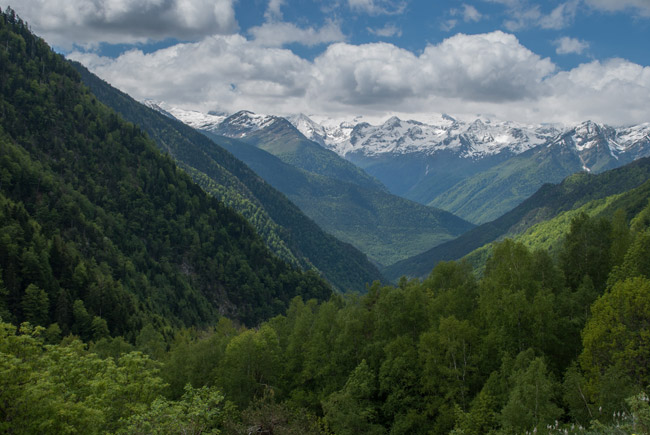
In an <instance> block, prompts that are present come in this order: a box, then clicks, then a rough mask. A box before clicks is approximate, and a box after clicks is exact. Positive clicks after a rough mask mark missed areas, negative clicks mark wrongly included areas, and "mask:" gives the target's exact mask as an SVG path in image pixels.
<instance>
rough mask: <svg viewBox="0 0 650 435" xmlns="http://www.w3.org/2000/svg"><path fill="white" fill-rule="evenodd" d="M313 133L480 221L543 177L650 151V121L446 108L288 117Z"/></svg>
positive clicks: (399, 188) (602, 166)
mask: <svg viewBox="0 0 650 435" xmlns="http://www.w3.org/2000/svg"><path fill="white" fill-rule="evenodd" d="M289 119H290V120H291V122H293V123H294V125H295V126H296V127H297V128H298V129H299V130H300V131H301V132H303V134H305V135H306V136H307V137H310V138H312V140H314V141H317V142H318V143H320V144H322V145H323V146H324V147H327V148H328V149H331V150H333V151H335V152H337V153H338V154H339V155H341V156H343V157H345V158H346V159H348V160H350V161H351V162H353V163H355V164H356V165H358V166H359V167H361V168H363V169H364V170H365V171H367V172H368V173H369V174H371V175H373V176H375V177H376V178H377V179H379V180H380V181H381V182H382V183H383V184H384V185H386V186H387V188H388V189H389V190H390V191H391V192H392V193H395V194H397V195H400V196H403V197H405V198H409V199H412V200H414V201H417V202H420V203H423V204H427V205H431V206H435V207H439V208H442V209H443V210H447V211H450V212H452V213H454V214H456V215H458V216H460V217H462V218H464V219H467V220H469V221H470V222H473V223H476V224H481V223H484V222H488V221H491V220H493V219H496V218H497V217H499V216H501V215H502V214H504V213H505V212H507V211H509V210H511V209H512V208H514V207H515V206H516V205H517V204H519V203H521V202H522V201H523V200H525V199H526V198H528V197H529V196H530V195H532V194H533V193H534V192H535V191H536V190H537V189H538V188H539V187H541V186H542V185H543V184H544V183H547V182H551V183H557V182H560V181H561V180H562V179H564V178H565V177H566V176H568V175H570V174H572V173H574V172H577V171H588V172H594V173H598V172H602V171H604V170H607V169H612V168H615V167H619V166H622V165H624V164H626V163H629V162H631V161H633V160H635V159H638V158H640V157H644V156H648V155H650V123H644V124H640V125H634V126H628V127H616V128H614V127H610V126H607V125H602V124H597V123H594V122H591V121H585V122H583V123H581V124H578V125H573V126H561V125H557V124H540V125H526V124H518V123H515V122H495V121H491V120H489V119H476V120H474V121H473V122H470V123H466V122H463V121H459V120H456V119H454V118H452V117H450V116H448V115H442V116H440V117H439V119H434V120H432V121H431V122H430V123H423V122H419V121H413V120H408V121H402V120H400V119H399V118H396V117H392V118H390V119H388V120H387V121H385V122H384V123H383V124H381V125H370V124H368V123H364V122H362V123H357V124H353V123H351V122H349V121H344V122H340V123H338V124H336V123H332V122H331V121H330V122H329V123H328V122H327V121H326V122H325V123H324V124H318V123H316V122H314V121H312V120H311V119H309V118H308V117H306V116H304V115H298V116H293V117H289Z"/></svg>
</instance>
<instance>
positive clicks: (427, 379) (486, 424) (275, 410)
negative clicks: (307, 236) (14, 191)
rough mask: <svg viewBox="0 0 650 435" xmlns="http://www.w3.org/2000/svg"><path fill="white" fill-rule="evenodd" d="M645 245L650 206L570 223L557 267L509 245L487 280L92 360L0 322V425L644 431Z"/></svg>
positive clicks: (448, 274) (105, 346)
mask: <svg viewBox="0 0 650 435" xmlns="http://www.w3.org/2000/svg"><path fill="white" fill-rule="evenodd" d="M617 215H618V216H622V215H621V214H620V213H618V214H617ZM629 218H631V219H630V220H628V219H629ZM649 250H650V205H648V206H646V207H645V208H644V209H642V210H641V211H640V212H639V213H637V214H636V215H635V216H628V217H625V216H623V218H622V219H621V218H616V219H614V220H613V221H610V220H608V219H601V218H594V219H592V218H589V217H588V216H586V215H584V216H580V217H578V218H576V219H574V220H573V221H572V222H571V225H570V231H569V233H568V234H567V235H566V237H565V238H564V241H563V243H562V246H561V247H560V249H559V251H558V255H557V258H556V259H554V258H552V257H551V256H549V254H548V253H546V252H545V251H543V250H535V251H531V250H529V249H527V248H526V247H525V246H524V245H522V244H520V243H516V242H513V241H511V240H505V241H503V242H500V243H498V244H497V245H496V246H495V247H494V250H493V253H492V254H491V257H490V258H489V260H488V262H487V265H486V268H485V273H484V275H483V277H482V278H481V279H480V280H478V281H477V279H476V278H475V276H474V274H473V273H472V269H471V267H470V266H469V265H468V264H467V263H458V262H443V263H440V264H438V265H437V266H436V268H435V269H434V270H433V271H432V272H431V274H430V275H429V276H428V277H427V278H426V279H425V280H424V281H419V280H411V281H408V280H406V279H403V280H401V281H400V283H399V285H398V286H397V287H389V286H386V287H382V286H381V285H380V284H379V283H377V284H375V285H373V286H372V287H371V288H370V289H369V291H368V293H367V294H365V295H363V296H361V297H355V298H348V299H343V298H342V297H341V296H340V295H335V296H333V297H332V298H331V299H330V300H329V301H327V302H321V303H319V302H317V301H316V300H310V301H306V302H305V301H303V300H302V299H301V298H295V299H294V300H293V301H292V303H291V305H290V307H289V309H288V311H287V313H286V315H281V316H277V317H275V318H273V319H272V320H270V321H267V322H264V323H263V324H261V325H259V327H257V328H254V329H246V328H235V327H233V325H232V324H231V323H230V322H229V321H227V320H226V319H222V320H221V321H220V322H219V324H217V325H216V326H215V327H214V328H211V329H208V330H205V331H200V332H199V331H196V330H182V331H179V332H178V333H177V334H176V336H175V338H174V340H173V342H172V343H171V344H170V347H169V349H168V350H166V349H165V344H164V341H163V339H162V336H161V335H159V334H158V335H157V334H156V332H155V331H154V330H150V331H148V332H147V334H146V335H145V334H143V333H141V334H140V336H139V337H141V339H140V340H138V342H137V343H136V345H135V346H133V345H132V344H129V343H124V342H123V341H119V340H117V339H114V340H109V339H100V340H95V341H93V342H91V343H90V345H89V350H86V349H85V347H84V344H83V343H81V342H79V341H78V340H77V339H74V338H68V339H66V340H64V341H62V342H60V343H59V341H58V339H57V338H56V336H54V337H53V339H54V341H55V342H56V343H57V344H55V345H49V346H44V343H45V340H52V336H51V334H47V333H45V334H44V331H42V330H38V329H37V330H34V329H32V328H31V327H30V326H29V325H25V326H23V327H22V329H21V330H20V331H16V328H15V327H12V326H11V325H7V324H0V353H1V355H2V356H3V357H5V358H4V359H3V361H4V362H3V365H2V366H1V369H2V370H3V374H6V376H3V377H2V378H0V379H2V381H0V382H2V387H3V388H1V389H0V398H2V399H5V400H4V403H6V404H7V405H5V406H4V407H3V417H4V421H3V422H2V428H3V429H5V430H7V431H10V432H15V433H30V432H34V431H36V432H38V431H43V430H46V431H51V432H62V431H66V430H67V431H73V430H76V429H81V428H83V429H84V430H85V431H87V433H102V432H106V431H110V432H116V433H141V432H147V433H149V432H157V431H160V432H166V433H176V432H181V431H185V432H194V433H196V432H198V431H207V430H212V431H219V432H220V433H228V434H246V433H250V432H251V431H257V432H258V433H264V432H268V433H271V432H272V433H314V434H331V433H334V434H350V435H351V434H357V433H372V434H386V433H402V434H407V433H408V434H415V435H418V434H423V435H424V434H446V433H462V434H476V435H479V434H485V433H495V434H520V433H557V434H564V433H571V434H585V435H586V434H594V433H647V432H648V430H649V429H650V405H649V403H648V394H647V393H648V390H647V388H648V385H650V374H649V373H648V370H647V368H648V364H647V361H648V360H649V359H650V346H649V345H648V341H647V334H648V324H650V262H649V261H648V259H649V258H650V252H649ZM46 332H49V331H46ZM134 349H139V350H141V351H144V352H145V354H143V353H142V352H134V351H133V350H134ZM25 355H29V357H28V358H26V357H25ZM68 373H74V374H73V375H66V374H68ZM163 394H164V395H163Z"/></svg>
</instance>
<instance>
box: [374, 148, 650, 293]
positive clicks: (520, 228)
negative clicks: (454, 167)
mask: <svg viewBox="0 0 650 435" xmlns="http://www.w3.org/2000/svg"><path fill="white" fill-rule="evenodd" d="M648 179H650V158H642V159H639V160H636V161H634V162H632V163H630V164H628V165H626V166H623V167H621V168H617V169H613V170H610V171H606V172H603V173H601V174H589V173H585V172H580V173H577V174H574V175H572V176H570V177H567V178H566V179H565V180H564V181H563V182H562V183H560V184H557V185H551V184H546V185H544V186H542V188H540V189H539V190H538V191H537V192H535V194H534V195H532V196H531V197H530V198H528V199H527V200H525V201H524V202H522V203H521V204H520V205H518V206H517V207H515V208H514V209H513V210H511V211H509V212H508V213H506V214H504V215H503V216H501V217H499V218H497V219H495V220H493V221H492V222H488V223H485V224H483V225H480V226H478V227H476V228H474V229H472V230H470V231H468V232H467V233H465V234H463V235H461V236H460V237H458V238H457V239H455V240H452V241H449V242H446V243H443V244H441V245H439V246H437V247H435V248H433V249H431V250H429V251H427V252H424V253H422V254H420V255H417V256H414V257H412V258H409V259H407V260H404V261H400V262H398V263H395V264H393V265H391V266H389V267H387V268H385V269H384V270H383V272H384V273H385V275H386V277H387V278H389V279H393V280H395V279H397V278H399V277H400V276H402V275H407V276H417V277H423V276H426V275H427V274H428V273H429V271H431V269H432V268H433V267H434V266H435V265H436V264H437V263H438V262H440V261H449V260H457V259H460V258H462V257H464V256H465V255H467V254H469V253H470V252H472V251H474V250H475V249H478V248H480V247H482V246H483V245H486V244H488V243H490V242H493V241H495V240H499V239H500V238H503V237H506V236H508V237H512V236H514V235H517V234H521V233H523V232H524V231H526V230H527V229H528V228H530V227H531V226H533V225H535V224H537V223H539V222H542V221H545V220H549V219H552V218H553V217H555V216H557V215H558V214H560V213H561V212H564V211H568V210H572V209H574V208H577V207H580V206H582V205H584V204H586V203H588V202H589V201H592V200H595V199H601V198H605V197H608V196H611V195H615V194H618V193H623V192H626V191H628V190H631V189H634V188H636V187H638V186H640V185H641V184H642V183H644V182H645V181H647V180H648Z"/></svg>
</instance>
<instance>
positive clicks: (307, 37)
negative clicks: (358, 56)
mask: <svg viewBox="0 0 650 435" xmlns="http://www.w3.org/2000/svg"><path fill="white" fill-rule="evenodd" d="M249 33H250V34H251V35H252V36H253V37H254V38H255V42H257V43H258V44H261V45H265V46H269V47H281V46H283V45H286V44H291V43H299V44H302V45H306V46H314V45H320V44H325V43H330V42H339V41H343V40H345V35H343V32H342V31H341V27H340V26H339V24H338V23H334V22H331V21H330V22H328V23H326V24H325V25H324V26H323V27H321V28H320V29H315V28H313V27H308V28H304V29H303V28H300V27H298V26H296V25H295V24H293V23H287V22H270V23H265V24H262V25H261V26H258V27H253V28H251V29H250V30H249Z"/></svg>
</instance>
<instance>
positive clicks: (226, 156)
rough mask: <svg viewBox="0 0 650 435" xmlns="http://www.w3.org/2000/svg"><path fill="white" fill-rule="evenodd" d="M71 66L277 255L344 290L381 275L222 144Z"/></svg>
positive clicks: (362, 286)
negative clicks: (245, 221)
mask: <svg viewBox="0 0 650 435" xmlns="http://www.w3.org/2000/svg"><path fill="white" fill-rule="evenodd" d="M73 66H74V67H75V69H77V71H79V73H80V74H81V77H82V80H83V81H84V83H85V84H86V85H87V86H88V87H89V88H90V89H91V91H92V92H93V94H94V95H96V96H97V98H98V99H99V100H100V101H101V102H102V103H104V104H106V105H107V106H109V107H111V108H113V109H114V110H115V111H117V112H118V113H120V114H121V115H122V116H124V118H125V119H127V120H129V121H130V122H133V123H134V124H136V125H138V126H140V127H141V128H142V129H143V130H144V131H145V132H146V133H147V134H148V135H149V136H150V137H151V138H152V139H154V140H155V141H156V144H157V145H158V147H159V148H160V149H161V150H163V151H164V152H168V153H169V154H170V155H171V156H172V157H173V158H174V159H175V160H176V162H177V163H178V164H179V165H181V167H182V168H183V169H185V170H186V171H187V172H188V174H189V175H190V176H191V177H192V178H193V179H194V181H195V182H196V183H198V184H199V185H200V186H201V187H203V189H204V190H205V191H206V192H208V193H209V194H210V195H213V196H214V197H216V198H219V199H221V200H222V201H223V202H224V203H225V204H227V205H229V206H231V207H233V208H234V209H235V210H237V211H239V212H240V213H242V214H243V215H244V216H245V217H246V218H247V219H248V220H249V222H251V224H252V225H253V226H254V227H255V228H256V230H257V232H258V233H259V234H260V236H262V237H263V238H264V240H265V242H266V244H267V245H268V246H269V248H270V249H271V250H272V251H273V252H274V253H276V254H277V255H278V256H280V257H281V258H283V259H284V260H286V261H288V262H290V263H292V264H293V265H295V266H300V267H301V268H303V269H305V270H309V269H316V270H317V271H319V272H320V273H321V274H322V275H323V277H324V278H325V279H327V280H328V281H329V282H330V283H331V284H332V285H333V286H335V287H336V288H337V289H338V290H340V291H344V292H345V291H357V292H363V291H365V288H366V284H370V283H372V282H373V281H375V280H382V279H383V278H382V276H381V274H380V273H379V271H378V270H377V268H376V267H375V266H374V265H372V264H370V262H369V261H368V259H367V258H366V256H365V255H364V254H363V253H361V252H360V251H358V250H357V249H355V248H354V247H353V246H351V245H349V244H347V243H343V242H341V241H339V240H338V239H336V238H335V237H333V236H331V235H329V234H327V233H325V232H324V231H323V230H322V229H321V228H320V227H319V226H318V225H317V224H316V223H314V222H313V221H312V220H311V219H310V218H308V217H307V216H305V215H304V214H303V213H302V212H301V211H300V209H299V208H298V207H296V206H295V205H294V204H293V203H292V202H291V201H289V200H288V199H287V197H286V196H285V195H284V194H282V193H280V192H279V191H277V190H275V189H274V188H273V187H271V185H269V184H267V183H266V182H264V180H262V179H260V177H259V176H258V175H257V174H255V173H254V172H253V171H251V170H250V169H249V168H248V167H247V166H246V165H245V164H244V163H242V162H241V161H240V160H238V159H237V158H235V157H234V156H233V155H232V154H231V153H229V152H228V151H226V150H225V149H224V148H222V147H221V146H219V145H216V144H215V143H214V142H213V141H211V140H210V139H208V138H207V137H206V136H204V135H203V134H201V133H199V132H197V131H196V130H195V129H193V128H191V127H188V126H187V125H185V124H183V123H182V122H180V121H178V120H176V119H173V118H171V117H169V116H164V115H163V114H161V113H159V112H158V111H155V110H152V109H150V108H148V107H146V106H144V105H142V104H140V103H138V102H137V101H135V100H133V99H132V98H131V97H129V96H128V95H126V94H124V93H123V92H120V91H119V90H117V89H115V88H113V87H112V86H110V85H109V84H108V83H106V82H104V81H103V80H101V79H100V78H98V77H97V76H95V75H94V74H92V73H90V72H89V71H88V70H87V69H86V68H84V67H83V66H82V65H80V64H79V63H73ZM221 145H223V144H222V143H221ZM287 166H288V165H287ZM284 175H285V176H287V177H288V174H286V173H284ZM288 178H289V177H288Z"/></svg>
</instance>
